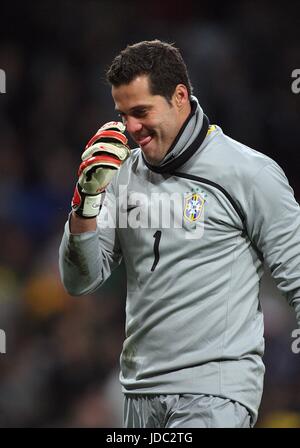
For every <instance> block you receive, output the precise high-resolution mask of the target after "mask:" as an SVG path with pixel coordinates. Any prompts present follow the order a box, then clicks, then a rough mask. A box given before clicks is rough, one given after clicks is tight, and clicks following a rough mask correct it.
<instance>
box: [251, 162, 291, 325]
mask: <svg viewBox="0 0 300 448" xmlns="http://www.w3.org/2000/svg"><path fill="white" fill-rule="evenodd" d="M246 202H247V211H246V227H247V231H248V235H249V237H250V239H251V240H252V242H253V243H254V244H255V246H256V247H257V249H258V250H259V251H260V252H261V254H262V256H263V258H264V261H265V262H266V264H267V265H268V267H269V268H270V271H271V274H272V277H273V278H274V280H275V282H276V284H277V287H278V288H279V290H280V291H281V293H282V294H283V295H284V296H285V297H286V298H287V300H288V303H289V304H290V305H292V306H293V307H294V308H295V311H296V317H297V321H298V325H299V327H300V207H299V204H298V203H297V202H296V200H295V197H294V193H293V190H292V188H291V187H290V185H289V183H288V180H287V178H286V176H285V174H284V172H283V171H282V169H281V168H280V167H279V166H278V165H277V164H276V163H275V162H271V163H268V164H267V165H265V166H264V167H263V168H261V169H260V170H259V172H258V173H257V174H256V175H255V177H254V178H253V179H252V181H251V186H250V188H249V192H248V194H247V201H246Z"/></svg>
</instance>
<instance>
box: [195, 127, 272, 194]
mask: <svg viewBox="0 0 300 448" xmlns="http://www.w3.org/2000/svg"><path fill="white" fill-rule="evenodd" d="M197 165H198V166H202V165H204V167H205V171H206V173H207V175H208V176H212V177H213V178H214V180H215V181H216V182H218V183H221V184H222V183H225V184H228V185H234V184H237V183H242V184H244V185H245V184H250V183H251V182H252V180H253V179H254V178H255V177H256V176H257V175H258V174H259V172H260V171H261V170H262V169H263V168H265V167H267V166H269V165H271V166H277V167H278V165H277V163H276V162H275V161H274V160H273V159H271V158H270V157H269V156H267V155H266V154H263V153H262V152H260V151H258V150H255V149H253V148H251V147H249V146H247V145H246V144H243V143H241V142H239V141H237V140H234V139H233V138H231V137H229V136H228V135H226V134H224V133H223V131H222V129H221V128H220V127H219V126H215V131H214V132H212V133H211V134H210V135H209V136H208V141H207V144H206V145H205V147H204V148H203V151H201V154H200V157H199V158H198V161H197Z"/></svg>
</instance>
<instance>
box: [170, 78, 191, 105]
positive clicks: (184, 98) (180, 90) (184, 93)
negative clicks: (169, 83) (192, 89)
mask: <svg viewBox="0 0 300 448" xmlns="http://www.w3.org/2000/svg"><path fill="white" fill-rule="evenodd" d="M173 99H174V102H175V105H176V107H177V108H178V109H182V108H183V107H185V106H186V104H187V103H188V102H189V94H188V90H187V88H186V86H185V85H184V84H177V86H176V88H175V92H174V94H173Z"/></svg>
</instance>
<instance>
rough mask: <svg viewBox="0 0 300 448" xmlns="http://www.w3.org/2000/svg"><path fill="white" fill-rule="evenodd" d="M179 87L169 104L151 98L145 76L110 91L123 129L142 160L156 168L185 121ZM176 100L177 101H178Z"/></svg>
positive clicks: (185, 106) (186, 104)
mask: <svg viewBox="0 0 300 448" xmlns="http://www.w3.org/2000/svg"><path fill="white" fill-rule="evenodd" d="M184 89H185V87H184V86H182V85H179V86H177V88H176V90H175V92H174V95H173V97H172V99H171V103H168V101H167V100H166V98H164V97H163V96H160V95H152V94H151V92H150V90H149V80H148V76H147V75H141V76H138V77H136V78H135V79H134V80H133V81H131V82H130V83H129V84H123V85H121V86H119V87H114V86H113V87H112V96H113V99H114V102H115V107H116V110H117V111H118V112H119V113H120V115H121V117H122V119H123V122H124V124H125V125H126V129H127V131H128V133H129V134H130V136H131V137H132V138H133V140H134V141H135V142H136V143H137V144H138V145H139V146H140V148H141V150H142V151H143V153H144V155H145V158H146V160H147V161H148V162H149V163H151V164H153V165H158V164H159V162H160V161H161V160H162V159H163V158H164V157H165V155H166V153H167V152H168V149H169V148H170V146H171V144H172V143H173V141H174V139H175V137H176V135H177V134H178V132H179V130H180V128H181V126H182V125H183V123H184V121H185V120H186V118H187V116H188V114H189V111H190V105H189V102H188V100H186V98H183V103H184V104H183V105H182V98H181V96H184V95H186V93H185V92H183V95H182V92H181V90H184ZM178 98H179V100H178Z"/></svg>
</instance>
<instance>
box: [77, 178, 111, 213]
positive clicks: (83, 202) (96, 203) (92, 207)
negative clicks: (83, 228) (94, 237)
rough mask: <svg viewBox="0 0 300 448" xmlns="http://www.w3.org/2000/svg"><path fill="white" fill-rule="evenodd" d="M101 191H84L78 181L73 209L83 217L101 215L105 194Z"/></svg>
mask: <svg viewBox="0 0 300 448" xmlns="http://www.w3.org/2000/svg"><path fill="white" fill-rule="evenodd" d="M102 193H103V192H101V193H98V194H95V195H90V194H86V193H84V192H83V191H82V188H81V187H80V185H79V184H78V183H77V185H76V188H75V191H74V196H73V199H72V209H73V210H74V212H75V213H76V215H78V216H80V217H81V218H87V219H88V218H96V216H98V215H99V212H100V209H101V205H102V201H103V198H104V195H103V194H102Z"/></svg>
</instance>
